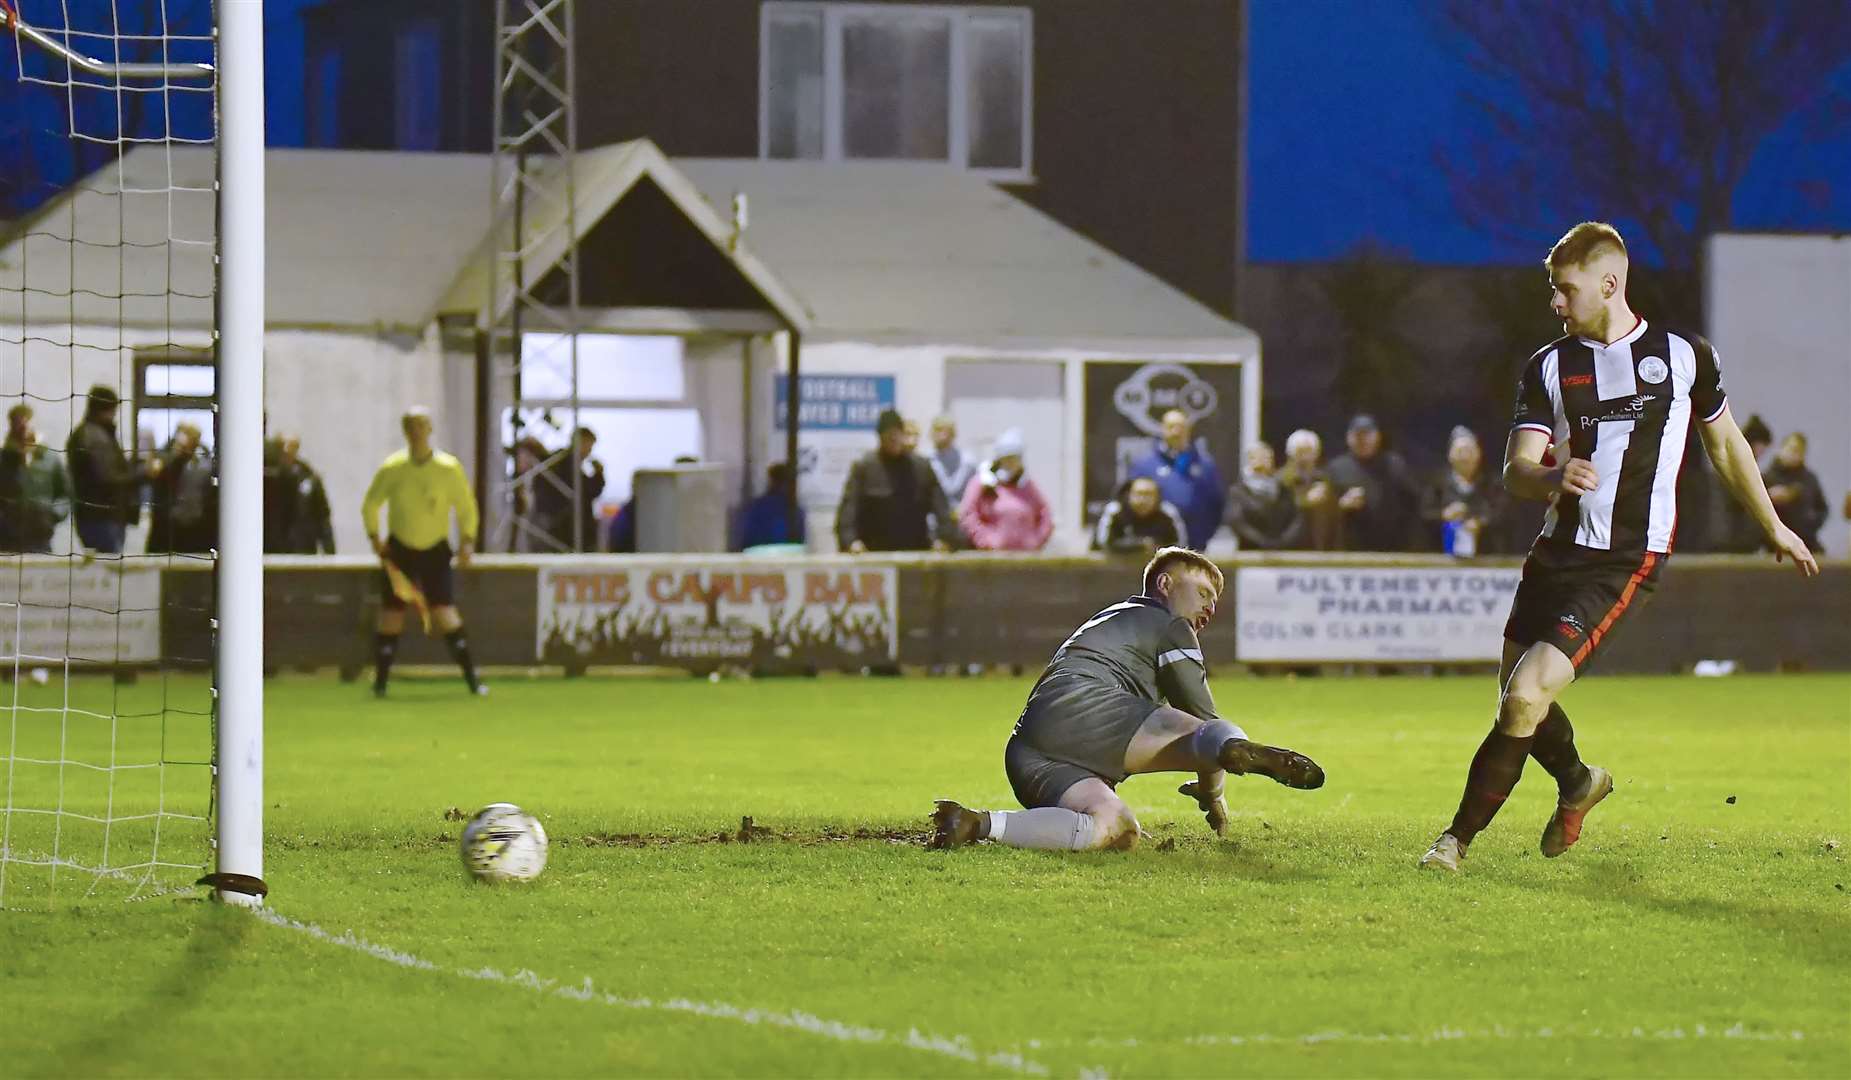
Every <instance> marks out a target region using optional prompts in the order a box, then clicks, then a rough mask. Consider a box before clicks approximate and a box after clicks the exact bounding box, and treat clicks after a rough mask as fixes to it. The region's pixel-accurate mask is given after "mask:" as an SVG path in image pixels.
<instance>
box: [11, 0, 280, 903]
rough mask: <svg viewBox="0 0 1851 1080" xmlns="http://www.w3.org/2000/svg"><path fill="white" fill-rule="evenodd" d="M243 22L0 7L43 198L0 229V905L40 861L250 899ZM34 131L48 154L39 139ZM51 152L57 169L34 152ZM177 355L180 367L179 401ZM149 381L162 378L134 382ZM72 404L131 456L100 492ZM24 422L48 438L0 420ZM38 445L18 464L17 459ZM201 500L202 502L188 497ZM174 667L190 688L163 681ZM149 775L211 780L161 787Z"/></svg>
mask: <svg viewBox="0 0 1851 1080" xmlns="http://www.w3.org/2000/svg"><path fill="white" fill-rule="evenodd" d="M263 13H264V4H263V0H87V2H86V3H83V4H81V5H80V4H78V3H72V2H70V0H0V44H3V46H4V47H5V48H6V49H7V50H8V51H9V52H10V53H12V58H13V60H14V63H13V64H12V65H11V66H12V67H13V68H14V74H15V76H16V77H17V79H18V86H17V87H14V88H12V91H13V100H14V103H15V106H16V108H17V110H18V112H17V115H16V116H15V117H13V119H14V121H15V122H14V124H13V126H12V128H11V129H10V130H12V131H13V132H14V134H15V135H16V136H17V137H18V138H19V140H20V144H19V146H18V147H16V148H14V149H15V150H16V152H15V153H14V154H13V155H12V159H11V161H10V162H9V163H8V165H7V168H8V169H9V170H11V174H10V175H8V176H7V177H5V179H6V180H7V181H8V182H9V184H11V185H12V187H13V190H14V191H15V193H17V192H20V191H25V190H27V189H28V188H30V187H34V186H36V187H37V188H39V189H42V190H41V192H40V194H49V195H50V198H49V199H48V200H47V201H46V202H45V203H44V205H43V206H42V207H39V206H37V205H36V203H37V200H36V199H34V198H28V199H26V200H25V202H24V204H23V205H24V206H25V208H26V210H25V212H23V213H22V214H21V216H20V217H19V218H18V221H17V222H16V223H15V224H14V225H13V226H12V227H10V228H8V229H0V248H4V252H3V253H0V295H4V297H5V304H4V306H5V308H6V310H4V311H0V338H4V339H5V342H4V343H5V346H6V349H7V355H8V360H9V363H8V364H7V365H6V370H5V371H0V384H4V385H3V388H0V394H4V395H5V397H6V398H7V399H8V400H6V401H4V402H0V405H3V406H4V407H6V408H7V409H8V410H9V414H8V422H9V431H8V442H7V447H6V454H5V455H4V456H0V462H4V463H5V467H6V470H7V471H6V473H5V476H6V480H7V487H6V489H5V492H4V494H5V499H6V502H7V506H6V507H5V508H3V509H4V510H5V512H6V513H8V514H9V515H10V516H11V518H12V521H10V522H9V523H8V527H7V528H6V529H3V530H0V544H3V545H4V546H3V547H0V550H3V551H4V552H5V553H6V554H5V555H4V561H5V563H6V565H7V572H6V573H5V574H4V575H0V578H4V580H0V609H4V610H0V622H3V623H4V625H0V641H4V642H5V643H6V644H5V645H4V646H0V652H4V653H5V654H6V655H5V656H4V657H0V659H3V660H4V661H5V664H4V667H5V675H6V676H7V677H8V680H9V681H10V682H11V683H12V691H11V695H10V696H11V706H10V709H6V710H3V711H4V712H5V714H6V730H5V732H4V733H0V739H3V740H4V741H0V756H3V759H4V770H3V772H0V783H4V801H3V808H4V810H3V817H4V820H3V821H0V908H6V907H12V906H16V901H20V900H21V899H22V898H23V901H24V902H25V903H26V904H27V905H28V906H37V901H39V900H41V899H43V900H45V901H47V902H50V903H54V904H55V903H57V901H58V897H59V884H58V881H59V875H60V874H61V873H62V874H64V875H66V876H70V875H76V876H77V877H78V878H79V880H80V881H88V883H89V885H88V888H87V889H84V890H82V891H83V895H86V896H89V895H94V894H97V893H98V892H99V891H104V892H108V891H119V890H118V889H117V888H116V887H117V886H121V885H123V884H125V883H126V885H127V887H128V888H129V889H130V890H131V892H130V896H131V897H134V896H143V895H149V894H155V895H158V894H159V893H161V892H166V891H171V890H172V889H173V888H175V887H180V886H183V885H190V884H191V883H192V880H193V878H195V877H197V876H198V875H199V873H200V872H201V870H210V871H213V872H211V873H209V874H208V875H207V876H206V877H205V878H204V879H202V881H201V884H207V885H210V886H211V887H212V889H213V890H214V892H215V894H216V895H217V896H218V897H219V898H220V899H222V900H225V901H227V902H229V903H234V904H241V905H249V906H255V905H259V904H261V903H262V898H263V896H264V894H265V892H266V891H267V888H266V886H265V884H264V882H263V767H264V745H263V743H264V723H263V709H264V688H263V521H264V515H263V469H264V457H265V442H264V440H265V434H264V420H263V417H264V406H263V394H264V388H263V362H264V360H263V356H264V325H265V314H264V299H265V298H264V288H265V282H264V278H265V250H264V244H265V237H264V230H265V213H264V197H265V194H264V184H265V178H264V163H265V159H264V92H263V78H264V70H263ZM34 139H49V140H51V143H52V144H58V145H59V146H60V148H59V149H58V150H55V151H53V152H52V153H49V154H47V153H46V152H45V145H43V144H42V145H33V144H32V143H31V140H34ZM60 140H61V143H60ZM67 150H68V155H67V157H66V158H65V159H64V160H68V162H69V166H68V172H67V173H64V174H59V173H58V172H57V169H56V168H55V167H54V168H51V169H47V168H46V167H45V165H44V161H45V160H51V161H53V162H54V164H55V162H56V161H57V160H58V155H59V154H60V153H66V151H67ZM15 317H16V318H17V327H18V331H17V334H14V333H13V332H11V325H12V320H13V319H14V318H15ZM173 357H180V358H181V359H179V360H175V359H172V358H173ZM189 357H190V359H187V358H189ZM12 361H16V368H15V365H14V363H12ZM176 364H178V365H179V366H175V365H176ZM189 365H190V366H189ZM183 368H184V369H185V370H188V371H192V372H193V373H194V376H193V377H192V378H191V381H192V382H193V384H194V385H192V387H191V388H189V389H186V390H184V391H182V390H181V389H180V388H179V382H180V380H179V378H178V375H177V374H176V373H179V372H181V371H182V369H183ZM157 370H158V371H160V372H161V373H162V375H161V377H163V378H169V379H172V380H173V386H172V387H171V388H169V389H167V390H163V389H159V388H155V387H154V383H155V377H154V373H155V372H156V371H157ZM199 378H203V379H204V384H203V389H202V388H201V386H200V384H199V383H198V379H199ZM85 387H92V389H90V390H88V391H86V389H85ZM118 403H120V406H121V408H120V413H119V414H118V408H117V406H118ZM156 405H160V406H161V407H160V408H156V407H155V406H156ZM61 407H62V409H61ZM35 408H36V410H37V413H38V417H37V420H36V421H35V420H34V417H33V411H34V409H35ZM188 410H191V411H190V412H189V411H188ZM60 411H65V412H68V414H69V415H68V416H63V417H61V416H59V415H58V414H59V412H60ZM15 412H18V413H23V414H24V421H23V424H24V426H23V427H21V428H20V429H19V430H18V431H15V430H13V415H12V414H13V413H15ZM93 413H95V414H97V415H98V416H100V417H102V419H101V420H100V421H99V422H100V423H101V424H103V425H106V426H107V429H108V430H109V431H110V432H111V434H110V435H109V436H108V438H109V439H111V440H114V439H115V438H116V436H115V434H114V431H115V423H116V420H115V419H114V418H115V417H117V416H118V415H120V416H121V417H122V419H123V420H124V421H125V422H126V426H127V428H128V434H127V436H126V437H124V438H122V439H121V443H122V445H123V446H124V447H125V448H126V450H127V453H128V460H127V462H125V463H119V464H125V465H129V466H132V468H131V469H130V471H129V472H128V473H126V474H121V475H123V476H124V477H138V479H133V480H130V479H126V478H125V479H121V480H110V481H108V484H107V486H105V487H104V488H101V489H95V490H101V491H108V492H113V493H116V494H111V495H108V496H86V495H85V494H84V493H83V490H82V489H81V488H79V487H77V486H76V485H77V483H78V479H77V468H76V466H77V461H78V459H79V458H80V455H81V456H82V459H83V460H84V461H85V462H88V461H89V460H90V458H91V457H92V456H93V455H94V454H96V453H97V450H96V449H95V447H96V446H98V445H102V444H97V443H94V442H84V443H81V444H80V442H79V439H80V437H83V438H88V437H89V436H86V435H84V433H85V432H89V431H90V430H92V429H91V428H90V426H89V425H90V424H91V423H92V414H93ZM157 413H158V414H160V416H161V417H163V418H164V419H160V420H157V421H156V422H155V424H154V425H153V430H152V431H150V430H148V429H147V428H145V427H144V426H143V425H144V424H145V423H146V421H147V418H148V416H150V415H154V414H157ZM80 416H81V421H80ZM65 420H68V421H69V422H70V425H71V431H72V438H71V440H70V442H69V443H67V442H66V440H65V438H64V437H63V434H62V433H61V432H59V430H58V428H59V426H60V422H61V421H65ZM163 424H165V425H166V427H165V432H166V433H167V434H169V435H173V436H174V437H173V439H172V441H171V442H170V444H169V447H170V448H172V447H179V449H178V450H173V451H172V452H171V453H170V451H169V449H163V451H162V454H161V457H160V461H161V463H162V467H154V466H151V465H148V464H147V462H148V461H149V460H150V458H151V457H152V455H144V453H143V446H144V445H146V442H145V441H146V440H148V439H150V438H151V437H158V436H160V435H161V433H162V430H163V428H162V425H163ZM35 426H45V427H48V428H49V429H50V430H49V431H48V432H47V434H49V435H50V436H51V438H48V439H44V440H43V441H40V442H35V441H34V439H33V435H35V434H36V432H34V433H30V434H27V435H25V436H24V437H20V432H21V431H26V430H27V429H29V428H32V427H35ZM183 429H185V430H186V431H188V432H189V437H190V439H191V443H185V442H183V441H182V440H181V439H180V438H179V433H180V432H181V431H182V430H183ZM202 430H203V433H204V434H205V436H207V437H206V438H205V439H204V440H203V443H204V445H203V446H202V445H201V444H202V439H201V435H202ZM80 445H81V446H82V447H83V449H81V450H80V449H79V447H80ZM108 445H114V442H113V441H112V442H110V443H109V444H108ZM156 445H158V443H157V444H156ZM53 447H62V448H63V449H54V448H53ZM45 459H51V460H50V461H49V462H48V463H45V464H44V465H43V471H41V472H32V471H30V470H28V469H27V468H26V467H25V466H24V465H16V463H19V462H24V463H34V462H45ZM176 462H183V463H184V464H180V465H176V464H175V463H176ZM37 467H38V466H36V465H35V466H34V468H37ZM85 468H86V470H88V469H89V466H88V465H87V464H86V466H85ZM137 469H139V470H141V471H136V470H137ZM115 470H116V466H115V465H111V466H109V467H108V469H107V470H106V471H108V472H110V473H111V474H112V475H115ZM188 470H190V471H188ZM52 473H56V474H58V475H62V476H64V477H66V480H65V481H64V482H65V484H67V485H69V486H68V487H66V488H65V492H64V494H63V495H60V496H57V498H62V499H64V500H66V504H65V505H66V507H67V509H68V511H69V514H70V521H69V522H68V523H65V524H58V522H60V521H62V519H63V516H64V513H65V510H57V511H55V514H56V516H55V517H54V516H52V515H53V514H54V511H53V510H52V509H50V508H51V507H53V506H54V505H55V503H56V499H54V498H52V497H50V496H46V497H45V498H44V499H43V500H42V501H40V496H39V493H40V492H42V491H44V490H46V489H45V488H44V487H43V485H42V484H41V485H40V486H39V487H35V488H33V489H32V491H33V494H32V495H31V496H30V497H28V495H27V494H26V493H25V488H24V487H22V486H21V485H23V484H25V483H26V482H27V481H28V480H31V481H32V482H34V483H39V482H40V481H42V480H44V478H45V477H46V476H48V475H50V474H52ZM163 473H165V474H166V475H168V476H169V477H170V478H171V479H172V480H173V484H172V492H170V498H171V499H172V500H173V501H172V502H170V503H169V504H168V512H169V515H170V520H169V521H168V523H167V534H166V536H165V538H164V539H163V540H162V542H161V543H159V544H158V545H157V544H156V543H154V542H153V541H154V539H155V537H154V533H155V531H156V530H155V528H154V526H152V525H151V526H150V529H149V535H148V537H147V538H146V540H145V541H144V540H143V538H141V537H140V536H139V534H138V530H137V528H136V526H135V524H134V523H135V522H136V521H137V520H138V519H139V517H140V514H141V509H142V507H141V497H142V496H141V492H142V490H143V485H150V486H151V485H152V484H153V482H154V481H153V478H154V477H156V476H160V475H162V474H163ZM85 475H86V476H92V475H100V474H95V473H93V472H91V471H86V473H85ZM93 482H101V481H93ZM188 485H190V486H188ZM214 488H215V489H216V490H214ZM182 492H183V494H182ZM202 492H204V493H206V494H202ZM93 498H101V499H103V501H101V502H97V501H93ZM181 499H185V500H187V501H186V502H185V504H184V506H185V512H186V517H187V520H188V521H189V522H192V523H196V524H197V523H204V524H213V523H214V522H215V523H216V529H215V530H214V531H213V536H212V538H211V539H210V540H204V539H199V538H198V537H197V535H195V537H194V539H193V540H192V541H191V542H190V543H191V544H193V545H195V546H188V545H187V544H184V543H181V542H179V541H178V540H177V539H176V537H177V535H178V533H177V530H176V527H175V526H174V524H173V522H174V521H175V520H178V519H179V517H180V515H181V509H180V507H181V503H180V501H179V500H181ZM206 499H209V500H210V501H206V502H202V500H206ZM213 503H216V511H215V513H216V518H214V516H213V512H206V513H201V512H200V507H201V506H202V505H204V506H207V507H210V506H211V505H212V504H213ZM153 505H154V511H153V515H154V516H153V517H152V519H151V520H152V521H153V522H159V521H160V520H161V517H160V514H161V509H160V505H161V504H160V503H159V502H158V501H157V502H156V503H155V504H153ZM41 509H43V512H41ZM86 513H87V514H88V515H89V516H88V518H87V519H84V518H85V514H86ZM41 518H44V519H47V520H49V521H50V522H51V524H45V525H43V529H44V532H43V534H42V535H39V534H36V533H35V537H36V538H34V539H24V538H22V536H21V535H20V533H19V532H18V528H19V526H18V525H17V524H15V523H16V522H20V521H28V520H30V521H33V522H38V521H39V519H41ZM86 525H87V526H90V528H89V529H88V531H86V529H85V526H86ZM54 529H55V530H56V535H57V537H58V539H57V540H56V542H55V546H54V542H53V540H52V536H53V535H54ZM99 530H100V531H99ZM111 530H114V535H113V538H112V537H111ZM125 532H126V533H127V534H128V536H127V540H128V542H127V543H125V542H124V540H125V537H124V533H125ZM197 532H198V530H197V528H194V533H195V534H197ZM99 537H101V539H99ZM144 542H145V543H146V551H145V552H144V551H143V547H142V546H141V545H142V544H143V543H144ZM187 564H191V565H192V566H193V567H199V566H205V567H207V568H209V569H211V571H212V574H211V576H210V577H209V578H204V577H203V576H202V575H195V574H192V573H189V572H187V569H188V565H187ZM169 578H171V579H172V581H168V584H173V585H175V586H176V587H175V588H174V590H173V591H174V595H173V596H169V595H166V594H165V593H164V592H163V586H162V582H163V581H167V579H169ZM186 579H191V580H192V581H194V582H200V581H209V583H210V586H209V589H207V588H204V587H202V586H195V585H188V584H186ZM176 597H177V599H176ZM208 597H209V599H208ZM208 616H209V619H208ZM112 620H113V621H112ZM208 628H209V637H210V642H211V646H210V651H209V652H208V651H207V649H206V648H205V647H204V645H205V641H204V636H205V635H206V633H207V631H208ZM170 631H171V632H172V635H173V636H172V638H171V639H170V637H169V634H170ZM182 649H184V650H188V651H187V652H186V653H185V655H182V654H181V653H180V652H176V651H174V650H182ZM150 665H158V672H159V676H158V680H156V682H157V684H158V685H156V686H153V687H150V688H146V689H139V690H138V689H137V688H136V675H135V671H136V669H137V668H141V669H144V670H145V669H146V668H147V667H148V666H150ZM200 669H206V670H209V671H210V674H211V678H210V680H209V685H202V683H201V681H200V679H199V677H198V676H197V675H188V674H187V672H188V671H198V670H200ZM175 672H178V673H179V674H178V675H173V674H172V673H175ZM28 675H29V676H30V678H29V679H28V678H27V676H28ZM112 675H113V679H112ZM112 682H113V683H114V688H113V689H111V683H112ZM28 683H31V684H34V685H26V684H28ZM189 694H197V695H200V696H201V697H202V698H203V699H204V700H202V701H201V702H200V703H199V704H198V705H197V706H196V707H193V708H188V707H185V706H184V705H183V704H181V703H180V702H179V700H178V699H177V698H176V697H175V696H174V695H179V697H182V698H183V697H185V696H186V695H189ZM170 720H177V721H179V723H178V726H174V725H171V724H170ZM208 725H210V732H209V734H208V731H207V727H208ZM208 757H209V760H208ZM174 770H179V772H178V773H176V774H175V775H176V776H184V777H198V776H201V775H205V776H209V777H210V779H209V782H208V784H206V785H200V786H199V787H194V786H193V784H194V783H197V781H189V782H184V783H181V784H180V786H179V787H178V788H176V787H175V786H174V784H173V783H171V782H170V781H169V778H168V774H169V773H170V772H172V771H174ZM164 829H165V830H166V831H165V832H164V831H163V830H164ZM112 845H113V849H112ZM176 845H178V846H177V847H176ZM9 871H12V875H11V878H12V879H13V880H12V881H11V887H10V888H9ZM181 874H183V875H184V876H180V875H181ZM104 884H110V885H111V888H110V889H109V890H99V886H101V885H104ZM22 890H23V891H22Z"/></svg>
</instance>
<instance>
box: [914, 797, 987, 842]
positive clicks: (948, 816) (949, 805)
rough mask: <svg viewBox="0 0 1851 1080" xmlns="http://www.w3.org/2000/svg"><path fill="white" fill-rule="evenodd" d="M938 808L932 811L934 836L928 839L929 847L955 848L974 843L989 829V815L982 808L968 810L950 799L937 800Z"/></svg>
mask: <svg viewBox="0 0 1851 1080" xmlns="http://www.w3.org/2000/svg"><path fill="white" fill-rule="evenodd" d="M936 803H937V806H938V809H936V810H934V811H932V838H931V839H930V840H927V841H926V847H929V848H954V847H963V846H964V845H966V844H974V843H976V842H977V841H979V840H981V839H983V837H984V835H985V834H986V833H987V832H988V831H989V830H988V829H987V828H985V826H986V825H988V824H989V820H988V819H989V815H987V814H985V813H984V812H983V811H981V810H966V809H965V808H964V807H962V806H959V805H958V804H957V803H954V802H952V801H951V800H950V799H938V800H936Z"/></svg>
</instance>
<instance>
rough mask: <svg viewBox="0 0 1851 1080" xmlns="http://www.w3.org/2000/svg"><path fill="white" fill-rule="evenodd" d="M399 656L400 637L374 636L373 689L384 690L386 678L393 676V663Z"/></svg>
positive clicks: (384, 634) (380, 634)
mask: <svg viewBox="0 0 1851 1080" xmlns="http://www.w3.org/2000/svg"><path fill="white" fill-rule="evenodd" d="M397 656H398V635H397V634H387V633H383V632H382V633H377V634H374V635H373V688H374V689H376V690H384V689H385V688H386V678H387V676H389V675H391V674H392V661H393V659H394V658H395V657H397Z"/></svg>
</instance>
